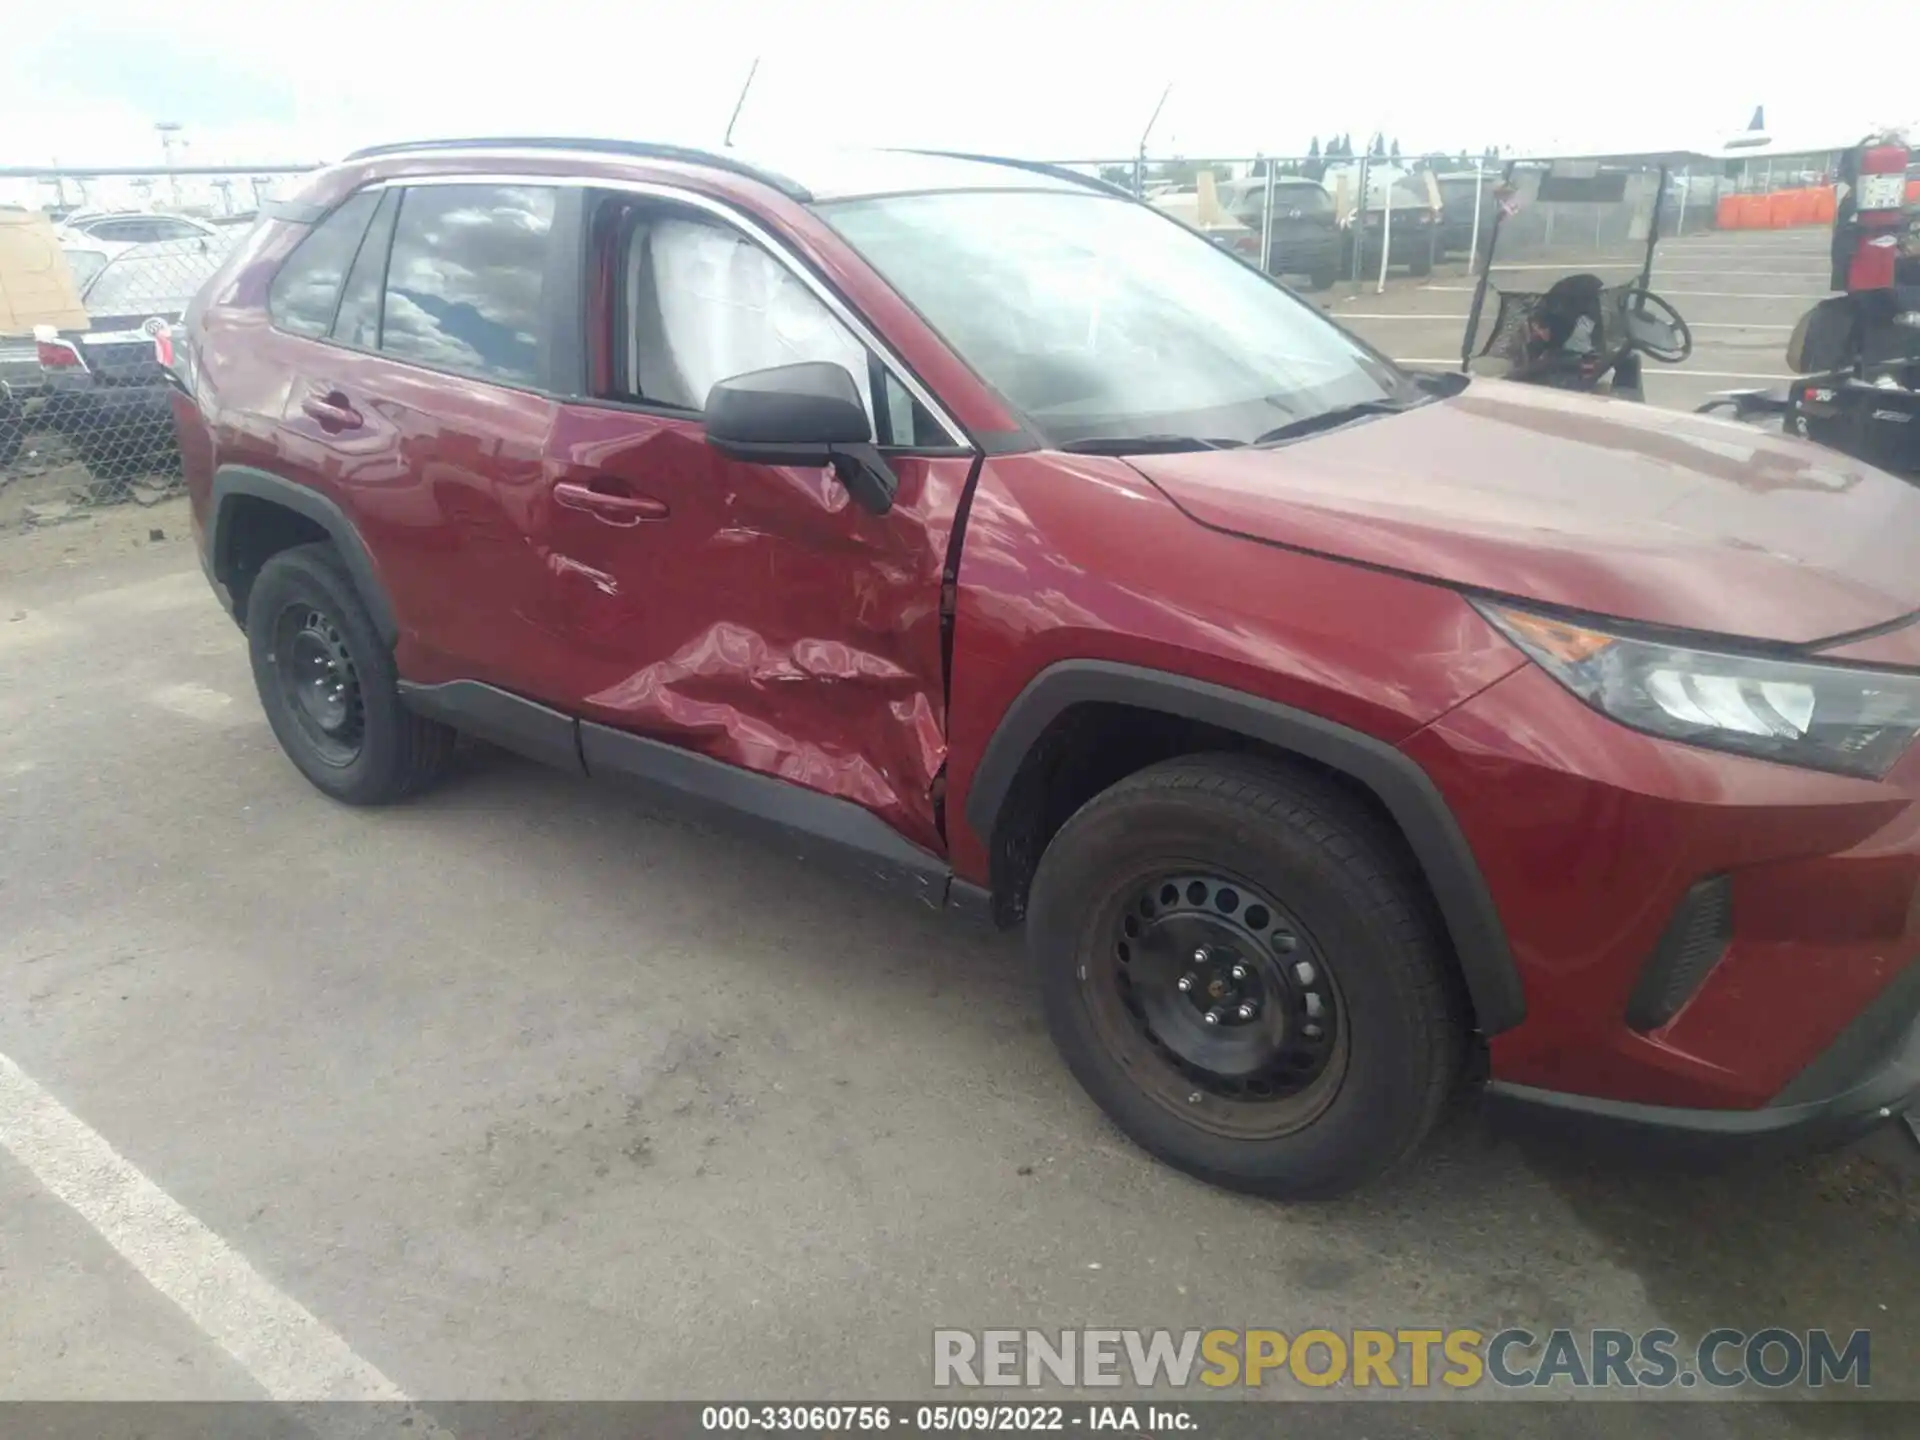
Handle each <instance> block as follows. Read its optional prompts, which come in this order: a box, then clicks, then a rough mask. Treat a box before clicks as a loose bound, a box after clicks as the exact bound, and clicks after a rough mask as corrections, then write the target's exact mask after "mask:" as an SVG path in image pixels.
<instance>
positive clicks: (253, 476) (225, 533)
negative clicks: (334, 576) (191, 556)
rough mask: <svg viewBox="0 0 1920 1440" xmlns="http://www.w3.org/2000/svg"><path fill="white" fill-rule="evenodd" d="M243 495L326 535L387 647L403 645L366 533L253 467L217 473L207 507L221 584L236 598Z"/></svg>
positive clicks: (337, 511) (329, 506) (320, 500)
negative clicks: (238, 513)
mask: <svg viewBox="0 0 1920 1440" xmlns="http://www.w3.org/2000/svg"><path fill="white" fill-rule="evenodd" d="M242 495H246V496H251V497H252V498H254V499H256V500H264V501H266V502H267V503H268V504H271V505H278V506H279V507H281V508H282V509H284V510H291V511H293V512H294V513H295V514H296V515H300V516H303V517H304V518H306V519H308V520H311V521H313V523H314V524H316V525H318V526H319V527H320V528H321V529H322V530H324V531H326V532H327V535H328V538H330V539H331V540H332V541H333V543H334V547H335V548H336V549H337V550H339V552H340V558H341V559H342V560H344V561H345V562H346V566H347V573H348V574H350V575H352V576H353V583H354V587H355V588H356V589H358V590H359V592H360V598H361V600H362V601H364V602H365V604H366V607H367V613H368V614H369V615H370V616H372V618H373V626H374V629H375V630H376V631H377V632H378V633H379V636H380V639H381V641H382V642H383V643H385V644H386V645H387V647H388V648H389V649H391V648H392V647H393V646H394V645H395V644H396V643H397V642H398V641H399V639H400V625H399V622H398V621H397V620H396V619H395V618H394V613H393V601H392V600H391V599H390V598H389V597H388V595H387V590H386V587H385V586H384V585H382V584H381V583H380V574H379V572H378V571H377V570H375V569H374V565H373V555H372V553H371V552H370V551H369V550H368V549H367V545H366V542H365V541H364V540H362V539H361V538H360V532H359V531H358V530H356V529H354V527H353V521H351V520H349V519H348V518H347V512H346V511H344V510H342V509H341V508H340V507H339V506H338V505H336V504H334V503H333V501H331V500H329V499H328V498H327V497H326V496H324V495H322V494H321V493H320V492H319V491H317V490H314V489H311V488H309V487H308V486H305V485H301V484H297V483H296V482H294V481H292V480H288V479H286V478H285V477H284V476H280V475H275V474H274V473H273V472H272V471H269V470H257V469H255V468H254V467H253V466H251V465H222V466H220V467H219V469H217V470H215V471H214V472H213V490H212V494H211V496H210V499H209V503H208V507H207V511H208V518H207V554H208V556H209V558H210V560H211V564H212V571H213V579H214V582H215V583H216V584H219V585H222V586H225V587H226V588H227V591H228V593H229V594H231V593H232V588H233V578H234V561H233V528H232V520H233V514H234V504H233V501H234V500H235V498H236V497H238V496H242Z"/></svg>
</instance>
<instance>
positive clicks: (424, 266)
mask: <svg viewBox="0 0 1920 1440" xmlns="http://www.w3.org/2000/svg"><path fill="white" fill-rule="evenodd" d="M553 216H554V192H553V191H552V190H551V189H548V188H546V187H544V186H538V185H421V186H416V187H413V188H411V189H409V190H408V191H407V192H406V195H405V197H404V198H403V199H402V201H401V203H400V212H399V217H398V219H397V220H396V222H395V228H394V234H393V250H392V255H391V258H390V259H389V261H388V264H387V289H386V298H385V313H384V316H383V319H382V321H381V327H380V349H381V350H382V351H383V352H385V353H386V354H389V355H393V356H395V357H397V358H399V359H403V360H414V361H418V362H419V363H421V364H423V365H431V366H434V367H435V368H436V369H443V370H457V371H460V372H461V373H463V374H468V375H478V376H481V377H483V378H485V379H488V380H498V381H501V382H503V383H505V384H510V385H537V384H539V383H540V381H541V379H542V359H541V347H540V334H541V330H542V325H541V313H542V312H541V304H542V298H543V293H544V290H545V277H546V268H547V260H548V241H549V238H550V237H551V235H552V232H553Z"/></svg>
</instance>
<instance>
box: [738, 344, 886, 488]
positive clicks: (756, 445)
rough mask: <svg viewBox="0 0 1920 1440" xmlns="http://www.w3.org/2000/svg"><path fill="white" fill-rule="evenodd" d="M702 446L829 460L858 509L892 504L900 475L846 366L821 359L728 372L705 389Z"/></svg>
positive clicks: (779, 460) (779, 459) (776, 461)
mask: <svg viewBox="0 0 1920 1440" xmlns="http://www.w3.org/2000/svg"><path fill="white" fill-rule="evenodd" d="M706 430H707V443H708V444H709V445H711V446H713V448H714V449H716V450H718V451H719V452H720V453H721V454H722V455H725V456H727V457H728V458H729V459H733V460H742V461H745V462H747V463H748V464H754V465H805V466H825V465H831V466H832V467H833V470H834V473H835V474H836V475H837V476H839V478H840V483H841V484H843V485H845V486H846V487H847V493H848V494H850V495H851V496H853V498H854V500H855V501H856V502H857V503H858V504H859V505H860V506H861V508H862V509H865V510H868V511H870V512H871V513H873V514H875V515H884V514H886V513H887V512H888V511H889V510H891V509H892V508H893V497H894V495H895V494H896V493H897V492H898V490H899V488H900V481H899V477H898V476H896V475H895V474H894V473H893V470H892V468H891V467H889V466H888V464H887V462H886V461H885V460H884V459H883V458H882V457H881V455H880V452H879V451H878V450H877V449H875V448H874V444H873V423H872V422H871V421H870V420H869V419H868V418H867V410H866V406H865V405H863V404H862V403H861V401H860V389H859V386H857V385H856V384H855V383H854V379H853V376H852V375H850V374H848V373H847V370H846V368H845V367H844V366H841V365H835V364H832V363H831V362H829V361H824V360H810V361H806V362H803V363H801V364H797V365H777V366H775V367H773V368H772V369H770V370H751V371H748V372H747V373H746V374H744V375H733V376H730V377H728V378H727V379H725V380H722V381H720V382H719V383H718V384H716V385H715V386H714V387H713V389H712V390H710V391H708V392H707V407H706Z"/></svg>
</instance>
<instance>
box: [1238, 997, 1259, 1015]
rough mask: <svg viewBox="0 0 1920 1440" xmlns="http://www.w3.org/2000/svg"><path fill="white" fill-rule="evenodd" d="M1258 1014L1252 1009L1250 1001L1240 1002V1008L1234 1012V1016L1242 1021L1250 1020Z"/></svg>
mask: <svg viewBox="0 0 1920 1440" xmlns="http://www.w3.org/2000/svg"><path fill="white" fill-rule="evenodd" d="M1258 1013H1259V1012H1258V1011H1257V1010H1255V1009H1254V1004H1253V1002H1252V1001H1251V1000H1243V1001H1241V1002H1240V1008H1239V1009H1238V1010H1236V1011H1234V1014H1236V1015H1238V1016H1239V1017H1240V1018H1241V1019H1242V1020H1251V1019H1253V1017H1254V1016H1255V1015H1256V1014H1258Z"/></svg>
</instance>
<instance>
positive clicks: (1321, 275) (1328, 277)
mask: <svg viewBox="0 0 1920 1440" xmlns="http://www.w3.org/2000/svg"><path fill="white" fill-rule="evenodd" d="M1339 278H1340V272H1339V271H1338V270H1316V271H1314V272H1313V273H1312V274H1311V275H1309V276H1307V288H1308V289H1309V290H1331V289H1332V288H1333V287H1334V284H1335V282H1336V281H1338V280H1339Z"/></svg>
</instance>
